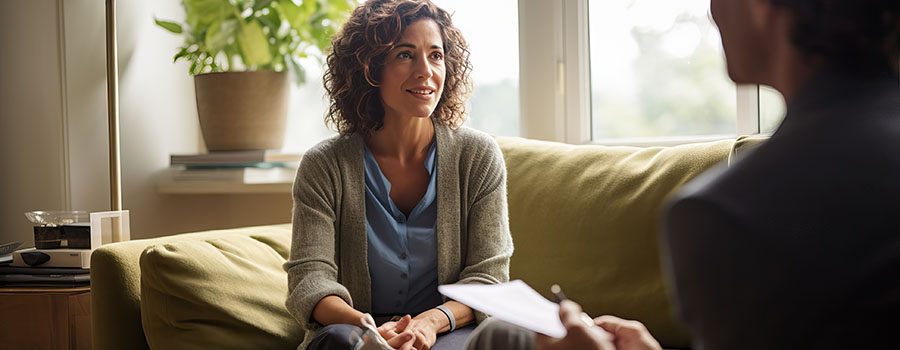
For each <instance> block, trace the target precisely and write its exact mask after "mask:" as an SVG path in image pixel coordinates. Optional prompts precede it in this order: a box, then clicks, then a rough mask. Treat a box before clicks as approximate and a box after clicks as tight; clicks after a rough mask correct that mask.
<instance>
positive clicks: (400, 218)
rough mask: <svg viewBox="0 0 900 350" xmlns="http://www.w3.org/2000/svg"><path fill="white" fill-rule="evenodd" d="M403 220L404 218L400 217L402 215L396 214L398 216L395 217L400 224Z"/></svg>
mask: <svg viewBox="0 0 900 350" xmlns="http://www.w3.org/2000/svg"><path fill="white" fill-rule="evenodd" d="M404 221H406V220H403V217H402V216H398V217H397V222H399V223H401V224H402V223H403V222H404Z"/></svg>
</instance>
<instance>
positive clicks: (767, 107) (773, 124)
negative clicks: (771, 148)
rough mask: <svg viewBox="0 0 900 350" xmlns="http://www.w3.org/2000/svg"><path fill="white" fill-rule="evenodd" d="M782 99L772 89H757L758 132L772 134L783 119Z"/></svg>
mask: <svg viewBox="0 0 900 350" xmlns="http://www.w3.org/2000/svg"><path fill="white" fill-rule="evenodd" d="M784 112H785V106H784V98H783V97H781V94H780V93H778V91H776V90H775V89H773V88H770V87H768V86H762V85H761V86H760V88H759V131H760V132H762V133H772V132H775V129H777V128H778V125H779V124H781V120H782V119H784Z"/></svg>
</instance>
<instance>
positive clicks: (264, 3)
mask: <svg viewBox="0 0 900 350" xmlns="http://www.w3.org/2000/svg"><path fill="white" fill-rule="evenodd" d="M271 3H272V0H260V1H257V2H256V4H254V5H253V11H259V10H260V9H262V8H265V7H269V4H271ZM269 9H271V7H269Z"/></svg>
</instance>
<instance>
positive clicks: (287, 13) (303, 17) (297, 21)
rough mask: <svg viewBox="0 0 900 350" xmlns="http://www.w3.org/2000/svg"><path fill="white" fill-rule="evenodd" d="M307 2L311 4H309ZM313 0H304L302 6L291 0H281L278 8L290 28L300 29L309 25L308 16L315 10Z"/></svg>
mask: <svg viewBox="0 0 900 350" xmlns="http://www.w3.org/2000/svg"><path fill="white" fill-rule="evenodd" d="M308 4H312V6H309V5H308ZM315 5H316V4H315V0H305V1H303V4H302V6H301V5H297V4H295V3H294V2H293V1H292V0H281V1H280V2H279V3H278V9H279V10H280V11H279V12H280V13H281V15H282V16H284V20H285V21H287V22H288V24H290V25H291V28H294V29H298V30H299V29H301V28H304V27H306V26H308V25H309V17H310V16H311V15H312V14H313V13H314V12H315V11H316V7H315Z"/></svg>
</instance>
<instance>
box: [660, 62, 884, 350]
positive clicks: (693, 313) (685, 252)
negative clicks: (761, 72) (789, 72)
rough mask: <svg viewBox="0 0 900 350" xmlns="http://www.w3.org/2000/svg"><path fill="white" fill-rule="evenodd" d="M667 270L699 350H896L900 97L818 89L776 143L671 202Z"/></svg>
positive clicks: (835, 85)
mask: <svg viewBox="0 0 900 350" xmlns="http://www.w3.org/2000/svg"><path fill="white" fill-rule="evenodd" d="M664 226H665V230H664V233H663V237H662V250H663V256H664V258H663V259H664V262H665V263H667V266H666V268H667V270H668V271H667V272H668V276H669V278H670V282H671V284H670V285H671V286H672V287H674V288H672V289H673V298H674V301H675V304H676V309H677V312H678V314H679V316H680V317H681V319H682V320H683V321H684V322H685V323H686V325H687V327H688V329H689V331H690V332H691V334H692V337H693V340H694V346H695V347H698V348H702V349H810V348H814V347H822V348H853V349H858V348H871V347H870V345H876V344H893V345H892V346H891V348H895V349H896V348H900V85H898V79H897V77H896V76H884V77H879V78H871V77H870V78H862V77H855V76H850V75H844V74H837V73H834V72H826V73H821V74H819V75H817V76H816V77H814V78H813V79H811V80H810V81H808V82H807V83H806V84H805V85H804V86H803V87H801V88H800V90H799V91H798V92H797V94H796V96H795V97H794V99H793V100H792V101H791V103H790V104H789V105H788V109H787V115H786V117H785V120H784V121H783V122H782V124H781V126H780V127H779V129H778V131H776V132H775V133H774V134H773V135H772V137H771V138H770V139H769V140H768V141H767V142H766V143H764V144H763V145H761V146H759V147H758V148H757V149H755V150H754V151H752V152H750V153H749V154H748V155H747V156H746V157H744V158H743V159H741V160H739V161H738V162H737V163H736V164H733V165H732V166H731V167H730V168H727V169H726V168H723V167H718V168H715V169H713V170H711V171H709V172H708V173H705V174H703V175H702V176H700V177H698V178H697V179H696V180H694V181H692V182H691V183H689V184H688V185H686V186H685V188H684V189H683V190H682V191H681V192H680V193H679V194H678V195H677V196H676V197H675V198H674V200H673V201H672V202H671V204H670V206H669V208H668V210H667V213H666V218H665V225H664Z"/></svg>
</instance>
